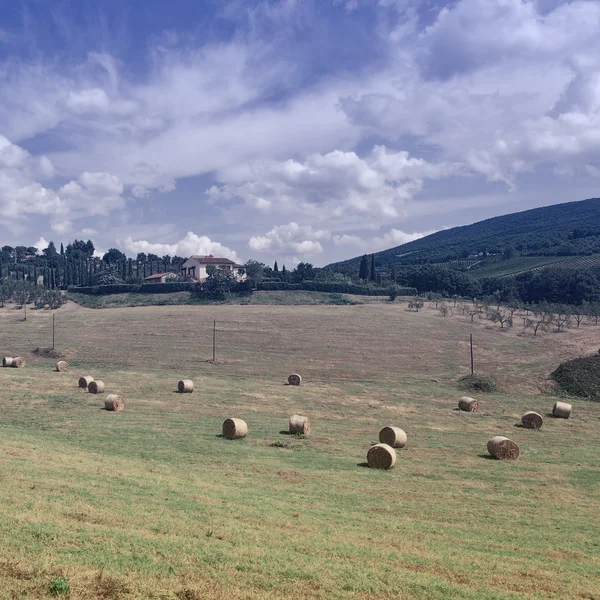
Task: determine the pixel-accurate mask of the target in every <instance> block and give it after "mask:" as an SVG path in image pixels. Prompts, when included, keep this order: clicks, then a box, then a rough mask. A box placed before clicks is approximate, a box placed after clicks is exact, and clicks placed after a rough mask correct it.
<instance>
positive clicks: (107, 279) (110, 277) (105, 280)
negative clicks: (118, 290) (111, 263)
mask: <svg viewBox="0 0 600 600" xmlns="http://www.w3.org/2000/svg"><path fill="white" fill-rule="evenodd" d="M118 283H123V280H122V279H121V278H120V277H119V275H117V272H116V271H115V270H113V269H107V270H106V271H100V273H96V274H95V275H94V276H93V277H92V284H93V285H114V284H118Z"/></svg>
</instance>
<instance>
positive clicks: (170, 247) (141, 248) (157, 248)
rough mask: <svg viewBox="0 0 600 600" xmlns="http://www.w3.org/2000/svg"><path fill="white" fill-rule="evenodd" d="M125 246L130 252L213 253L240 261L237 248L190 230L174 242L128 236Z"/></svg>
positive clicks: (169, 253) (188, 254)
mask: <svg viewBox="0 0 600 600" xmlns="http://www.w3.org/2000/svg"><path fill="white" fill-rule="evenodd" d="M123 247H124V248H125V250H126V251H127V252H129V253H130V254H138V253H140V252H143V253H145V254H157V255H158V256H164V255H166V254H168V255H169V256H175V255H177V256H182V257H184V258H187V257H188V256H191V255H192V254H202V255H205V254H212V255H213V256H217V257H219V258H229V259H231V260H233V261H238V257H237V254H236V253H235V250H232V249H231V248H228V247H227V246H223V245H222V244H220V243H219V242H215V241H213V240H211V239H210V238H208V237H206V236H204V235H200V236H199V235H196V234H195V233H192V232H191V231H188V233H187V235H186V236H185V237H184V238H183V239H182V240H179V241H178V242H175V243H174V244H160V243H152V242H148V241H146V240H133V239H132V238H131V237H128V238H127V239H126V240H125V242H124V243H123Z"/></svg>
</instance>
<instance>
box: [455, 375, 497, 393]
mask: <svg viewBox="0 0 600 600" xmlns="http://www.w3.org/2000/svg"><path fill="white" fill-rule="evenodd" d="M458 387H459V389H461V390H467V391H473V392H487V393H491V392H495V391H496V390H497V387H496V384H495V383H494V380H493V379H491V378H490V377H486V376H485V375H478V374H477V373H474V374H473V375H467V376H465V377H461V378H460V379H459V380H458Z"/></svg>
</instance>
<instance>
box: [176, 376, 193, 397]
mask: <svg viewBox="0 0 600 600" xmlns="http://www.w3.org/2000/svg"><path fill="white" fill-rule="evenodd" d="M177 389H178V390H179V392H180V393H182V394H191V393H192V392H193V391H194V382H193V381H192V380H191V379H182V380H181V381H180V382H179V383H178V384H177Z"/></svg>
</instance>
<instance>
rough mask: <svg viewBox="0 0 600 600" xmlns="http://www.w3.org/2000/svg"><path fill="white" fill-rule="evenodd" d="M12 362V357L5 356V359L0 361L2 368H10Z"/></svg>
mask: <svg viewBox="0 0 600 600" xmlns="http://www.w3.org/2000/svg"><path fill="white" fill-rule="evenodd" d="M12 361H13V359H12V357H10V356H5V357H4V358H3V359H2V366H3V367H12Z"/></svg>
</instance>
